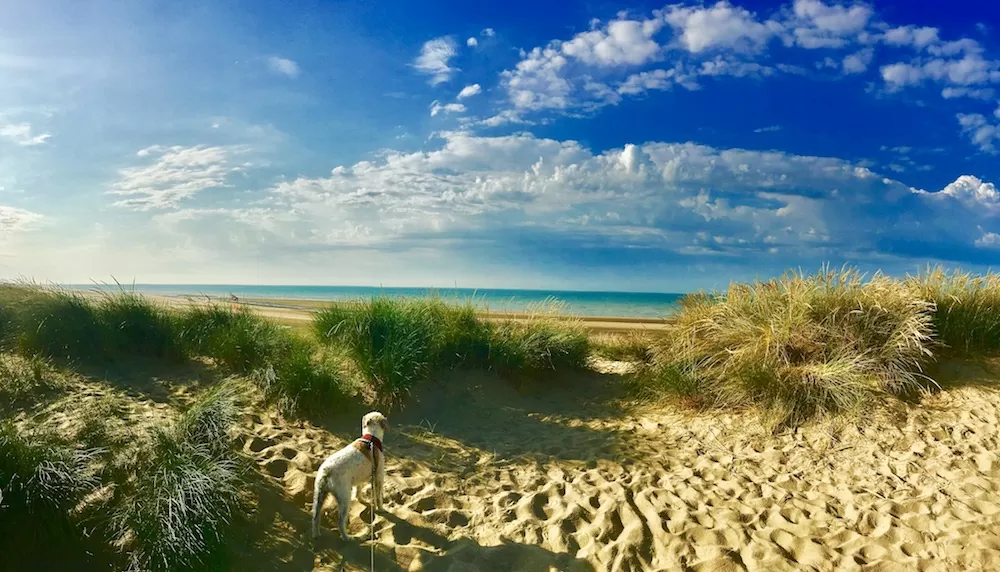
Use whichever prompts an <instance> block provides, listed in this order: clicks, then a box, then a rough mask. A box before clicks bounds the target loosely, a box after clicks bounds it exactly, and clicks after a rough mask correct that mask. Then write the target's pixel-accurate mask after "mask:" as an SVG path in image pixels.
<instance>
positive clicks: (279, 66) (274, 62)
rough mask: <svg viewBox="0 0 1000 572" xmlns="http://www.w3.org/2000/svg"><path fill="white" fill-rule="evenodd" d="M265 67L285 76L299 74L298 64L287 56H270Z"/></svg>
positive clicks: (296, 75)
mask: <svg viewBox="0 0 1000 572" xmlns="http://www.w3.org/2000/svg"><path fill="white" fill-rule="evenodd" d="M267 67H268V68H269V69H270V70H271V71H272V72H274V73H277V74H281V75H283V76H286V77H292V78H294V77H298V76H299V71H300V70H299V64H297V63H295V62H294V61H292V60H289V59H287V58H279V57H277V56H271V57H270V58H268V59H267Z"/></svg>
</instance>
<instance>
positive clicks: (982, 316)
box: [907, 267, 1000, 357]
mask: <svg viewBox="0 0 1000 572" xmlns="http://www.w3.org/2000/svg"><path fill="white" fill-rule="evenodd" d="M907 284H908V285H909V286H910V287H911V288H913V289H914V290H915V291H916V292H917V293H918V295H919V296H921V297H922V298H924V299H925V300H928V301H930V302H933V303H934V305H935V310H934V314H933V318H934V329H935V332H936V334H937V339H938V340H939V341H940V343H941V346H942V347H941V348H940V351H941V353H943V354H945V355H949V356H955V357H976V356H983V355H996V353H997V352H1000V274H994V273H989V274H985V275H980V276H976V275H972V274H969V273H965V272H960V271H958V270H955V271H953V272H951V273H948V272H945V270H944V269H943V268H941V267H936V268H930V267H929V268H927V269H926V270H925V271H924V272H922V273H919V274H917V275H916V276H910V277H908V278H907Z"/></svg>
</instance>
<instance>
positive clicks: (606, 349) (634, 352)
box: [590, 332, 653, 363]
mask: <svg viewBox="0 0 1000 572" xmlns="http://www.w3.org/2000/svg"><path fill="white" fill-rule="evenodd" d="M590 346H591V349H592V351H593V353H594V354H595V355H597V356H599V357H602V358H604V359H609V360H614V361H629V362H639V363H646V362H649V361H651V360H652V359H653V338H652V336H651V335H649V334H646V333H641V332H629V333H624V334H600V335H597V336H593V337H592V338H591V341H590Z"/></svg>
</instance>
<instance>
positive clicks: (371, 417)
mask: <svg viewBox="0 0 1000 572" xmlns="http://www.w3.org/2000/svg"><path fill="white" fill-rule="evenodd" d="M388 430H389V420H388V419H386V418H385V415H382V414H381V413H379V412H378V411H372V412H371V413H369V414H367V415H365V416H364V417H362V418H361V432H362V433H368V434H370V435H374V436H375V437H378V438H379V440H382V436H383V435H385V432H386V431H388Z"/></svg>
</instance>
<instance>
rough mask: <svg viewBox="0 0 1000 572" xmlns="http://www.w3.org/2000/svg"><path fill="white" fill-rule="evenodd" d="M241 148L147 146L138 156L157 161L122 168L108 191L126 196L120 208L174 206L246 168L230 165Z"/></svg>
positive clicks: (157, 208)
mask: <svg viewBox="0 0 1000 572" xmlns="http://www.w3.org/2000/svg"><path fill="white" fill-rule="evenodd" d="M242 151H243V149H240V148H234V147H209V146H205V145H197V146H194V147H183V146H179V145H178V146H173V147H162V146H158V145H156V146H152V147H148V148H146V149H142V150H140V151H139V152H138V153H136V156H138V157H140V158H143V159H145V158H149V157H154V158H155V160H153V161H152V163H151V164H148V165H145V166H140V167H129V168H127V169H122V170H121V171H120V173H119V175H120V178H119V179H118V181H116V182H115V183H114V184H112V185H111V188H110V189H109V190H108V191H107V193H108V194H110V195H115V196H122V197H127V198H123V199H121V200H119V201H117V202H115V203H114V204H115V206H118V207H123V208H128V209H132V210H137V211H150V210H160V209H169V208H175V207H177V206H179V205H180V204H181V203H182V202H183V201H185V200H187V199H190V198H192V197H194V196H195V195H197V194H198V193H200V192H202V191H205V190H207V189H213V188H219V187H224V186H226V181H227V179H228V177H229V176H230V175H231V174H232V173H234V172H236V171H240V170H242V169H243V168H244V167H243V166H232V165H230V159H231V158H232V156H233V155H235V154H237V153H240V152H242Z"/></svg>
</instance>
